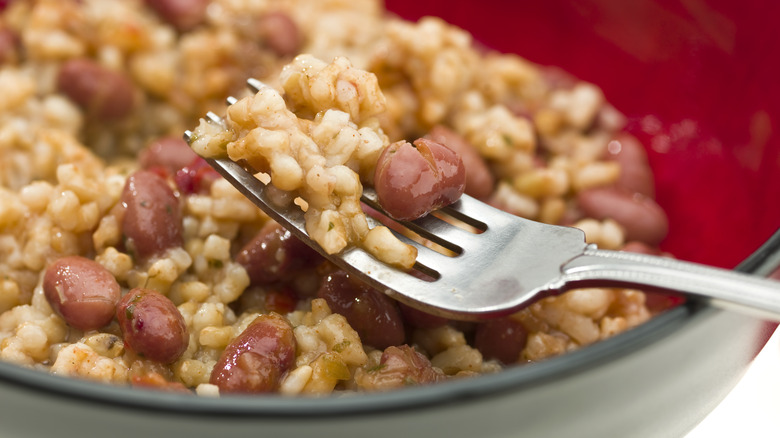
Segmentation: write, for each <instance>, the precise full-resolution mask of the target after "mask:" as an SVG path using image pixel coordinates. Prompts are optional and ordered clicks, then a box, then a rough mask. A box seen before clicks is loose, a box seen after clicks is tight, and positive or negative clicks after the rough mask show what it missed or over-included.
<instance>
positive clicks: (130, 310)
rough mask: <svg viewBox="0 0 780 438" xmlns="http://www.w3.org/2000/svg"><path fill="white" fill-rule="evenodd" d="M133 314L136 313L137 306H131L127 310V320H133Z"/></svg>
mask: <svg viewBox="0 0 780 438" xmlns="http://www.w3.org/2000/svg"><path fill="white" fill-rule="evenodd" d="M133 312H135V304H131V305H129V306H127V307H126V308H125V318H127V319H133Z"/></svg>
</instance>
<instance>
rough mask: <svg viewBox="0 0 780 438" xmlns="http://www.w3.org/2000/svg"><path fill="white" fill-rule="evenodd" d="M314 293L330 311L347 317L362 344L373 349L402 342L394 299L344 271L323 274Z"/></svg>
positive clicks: (402, 330) (401, 323)
mask: <svg viewBox="0 0 780 438" xmlns="http://www.w3.org/2000/svg"><path fill="white" fill-rule="evenodd" d="M317 296H318V297H319V298H324V299H325V301H326V302H327V303H328V306H329V307H330V309H331V310H332V311H333V312H334V313H338V314H341V315H344V317H345V318H347V321H348V322H349V325H350V326H352V328H354V329H355V331H356V332H358V335H360V339H361V340H362V341H363V343H364V344H367V345H370V346H372V347H374V348H377V349H384V348H387V347H389V346H391V345H400V344H403V342H404V339H405V336H406V334H405V332H404V325H403V318H402V317H401V313H400V311H399V310H398V306H397V305H396V302H395V301H394V300H393V299H392V298H390V297H388V296H387V295H385V294H383V293H381V292H379V291H377V290H375V289H372V288H371V287H370V286H368V285H366V284H364V283H361V282H359V281H357V280H355V279H353V278H352V276H350V275H349V274H347V273H346V272H344V271H336V272H333V273H331V274H330V275H328V276H327V277H325V279H324V280H323V283H322V286H321V287H320V290H319V291H318V292H317Z"/></svg>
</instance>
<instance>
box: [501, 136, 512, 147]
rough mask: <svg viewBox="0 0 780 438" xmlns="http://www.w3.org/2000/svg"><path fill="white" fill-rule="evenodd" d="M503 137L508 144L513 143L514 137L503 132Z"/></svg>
mask: <svg viewBox="0 0 780 438" xmlns="http://www.w3.org/2000/svg"><path fill="white" fill-rule="evenodd" d="M501 138H503V139H504V143H506V145H507V146H511V145H512V137H510V136H509V134H502V135H501Z"/></svg>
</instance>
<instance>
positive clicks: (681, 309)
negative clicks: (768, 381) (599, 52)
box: [0, 229, 780, 419]
mask: <svg viewBox="0 0 780 438" xmlns="http://www.w3.org/2000/svg"><path fill="white" fill-rule="evenodd" d="M778 264H780V229H778V231H777V232H775V233H774V234H773V235H772V236H771V237H770V238H769V239H768V240H767V241H766V242H765V243H764V244H763V245H762V246H761V247H760V248H759V249H757V250H756V251H755V252H753V253H752V254H751V255H750V256H748V257H747V258H746V259H745V260H744V261H743V262H742V263H741V264H740V265H739V266H737V267H736V268H735V270H737V271H742V272H747V273H753V274H756V275H767V274H768V273H769V272H771V271H772V270H773V269H775V268H776V267H777V265H778ZM718 312H721V310H718V309H715V308H714V307H712V306H710V305H709V304H707V303H706V302H705V301H704V300H700V299H689V300H688V301H687V302H686V303H685V304H683V305H680V306H677V307H675V308H672V309H669V310H667V311H665V312H664V313H662V314H660V315H657V316H655V317H654V318H652V319H651V320H649V321H647V322H645V323H643V324H641V325H639V326H637V327H634V328H632V329H630V330H627V331H625V332H623V333H620V334H618V335H616V336H613V337H611V338H609V339H605V340H602V341H599V342H596V343H594V344H591V345H588V346H586V347H583V348H581V349H578V350H575V351H572V352H569V353H566V354H564V355H561V356H557V357H552V358H549V359H546V360H544V361H540V362H536V363H530V364H525V365H519V366H514V367H510V368H507V369H504V370H503V371H501V372H498V373H495V374H488V375H482V376H477V377H473V378H464V379H457V380H452V381H449V382H444V383H439V384H435V385H428V386H420V387H413V388H407V389H404V390H396V391H387V392H376V393H359V394H357V393H356V394H345V395H332V396H326V397H300V396H295V397H288V396H281V395H246V396H239V395H223V396H220V397H218V398H216V397H206V396H196V395H190V394H178V393H169V392H164V391H160V390H154V389H144V388H131V387H129V386H116V385H111V384H104V383H99V382H94V381H88V380H85V379H78V378H72V377H63V376H57V375H53V374H50V373H48V372H43V371H40V370H36V369H33V368H28V367H24V366H20V365H17V364H13V363H10V362H0V383H2V384H4V385H9V386H14V387H17V388H19V389H21V390H28V391H31V392H35V393H38V394H40V395H54V396H57V397H61V398H63V399H67V400H70V401H74V400H78V401H80V402H83V403H89V404H99V405H101V406H104V407H105V406H112V407H115V408H120V409H134V410H140V411H151V412H155V413H157V414H172V415H184V416H187V415H198V416H207V417H210V418H235V417H251V418H253V419H271V418H273V419H280V418H287V419H290V418H293V419H305V418H309V419H311V418H322V417H328V418H344V417H358V416H365V415H376V414H380V413H381V414H389V413H397V412H403V411H410V410H419V409H421V408H426V409H430V408H441V407H444V406H451V405H452V404H454V403H475V402H479V401H480V400H483V399H485V398H487V397H496V396H497V395H501V394H507V393H510V392H516V391H521V390H525V389H529V388H533V387H536V386H539V385H544V384H545V383H547V382H549V381H551V380H554V379H561V378H565V377H570V376H572V375H576V374H579V373H584V372H586V371H588V370H591V369H593V368H594V367H598V366H600V365H602V364H604V363H607V362H611V361H614V360H616V359H619V358H621V357H625V356H627V355H629V354H630V353H632V352H635V351H637V350H640V349H643V348H645V347H647V346H649V345H652V344H654V343H657V342H661V341H662V340H663V339H664V338H666V337H667V336H669V335H671V334H672V333H674V332H676V331H678V330H682V329H684V328H685V327H689V326H693V325H694V324H696V323H697V322H698V321H700V320H701V319H703V318H708V317H712V316H714V315H716V314H717V313H718Z"/></svg>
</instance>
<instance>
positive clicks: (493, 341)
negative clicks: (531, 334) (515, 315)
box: [474, 318, 528, 365]
mask: <svg viewBox="0 0 780 438" xmlns="http://www.w3.org/2000/svg"><path fill="white" fill-rule="evenodd" d="M527 339H528V331H527V330H526V329H525V327H524V326H523V325H522V324H521V323H520V322H519V321H516V320H514V319H512V318H499V319H495V320H490V321H486V322H483V323H480V324H477V329H476V331H475V333H474V347H475V348H476V349H477V350H479V352H480V353H482V356H483V357H484V358H485V359H498V360H499V361H501V362H503V363H504V364H507V365H508V364H513V363H517V361H518V360H520V353H522V351H523V348H525V344H526V341H527Z"/></svg>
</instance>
